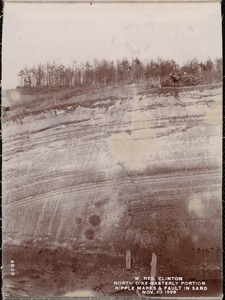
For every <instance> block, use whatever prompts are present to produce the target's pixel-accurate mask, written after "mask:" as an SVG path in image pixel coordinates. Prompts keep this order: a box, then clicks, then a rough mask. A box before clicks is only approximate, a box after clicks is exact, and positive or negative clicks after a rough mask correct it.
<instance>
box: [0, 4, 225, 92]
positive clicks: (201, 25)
mask: <svg viewBox="0 0 225 300" xmlns="http://www.w3.org/2000/svg"><path fill="white" fill-rule="evenodd" d="M2 51H3V54H2V60H3V66H2V74H3V75H2V77H3V78H2V87H3V89H8V88H14V87H16V86H17V85H18V84H19V81H18V76H17V75H18V73H19V71H20V70H21V69H23V68H24V67H25V66H27V67H33V66H36V65H38V64H39V63H46V62H47V61H50V62H52V61H56V62H60V63H63V64H65V65H71V64H72V62H73V61H74V60H75V61H77V62H78V63H80V62H85V61H90V62H91V61H93V60H94V59H95V58H97V59H113V60H117V59H123V58H124V57H127V58H129V59H132V58H135V57H138V58H140V59H141V60H147V59H157V58H158V57H161V58H166V59H167V58H168V59H174V60H175V61H176V62H177V63H179V64H183V63H185V62H187V61H188V60H190V59H192V58H197V59H199V60H203V61H204V60H206V59H208V58H209V57H210V58H212V59H215V58H217V57H222V29H221V12H220V3H172V4H171V3H170V4H166V3H139V4H138V3H135V4H134V3H126V4H125V3H123V4H121V3H120V4H119V3H108V4H106V3H96V4H92V5H90V4H89V3H86V4H84V3H83V4H81V3H77V4H76V3H75V4H74V3H57V4H56V3H54V4H53V3H5V8H4V18H3V47H2Z"/></svg>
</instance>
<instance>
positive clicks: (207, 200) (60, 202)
mask: <svg viewBox="0 0 225 300" xmlns="http://www.w3.org/2000/svg"><path fill="white" fill-rule="evenodd" d="M221 102H222V95H221V89H219V88H217V89H204V90H203V91H199V90H193V91H187V92H183V93H181V95H180V100H179V101H178V100H177V99H175V98H174V96H173V95H156V94H151V93H149V94H143V90H142V87H141V86H137V85H129V86H123V87H115V88H105V89H103V90H102V91H96V92H92V93H87V94H85V95H81V96H78V97H74V98H72V99H69V100H66V101H64V102H60V103H55V104H54V106H53V105H52V103H47V104H46V103H45V104H44V105H42V106H41V107H38V106H35V107H34V108H33V109H32V108H30V107H29V108H21V107H17V108H14V109H12V110H11V111H9V112H7V115H6V116H5V118H4V122H3V177H4V181H3V192H4V198H3V212H4V220H3V230H4V240H5V245H6V246H5V247H7V254H6V256H5V264H6V270H7V260H8V259H12V258H11V256H13V257H16V258H15V259H16V260H17V272H18V276H19V277H18V278H20V279H21V276H23V277H24V279H23V281H24V282H25V283H24V285H25V286H26V284H27V280H28V278H29V281H31V282H33V285H34V286H36V289H34V290H33V292H32V291H31V290H32V288H31V287H30V288H29V287H28V288H25V289H24V291H23V292H21V291H20V293H22V295H23V293H24V294H26V293H28V294H29V293H31V294H32V293H33V295H43V294H44V295H46V294H48V295H51V294H52V293H55V294H60V293H64V292H68V291H70V290H71V291H72V290H74V289H77V288H79V289H80V288H83V287H85V288H87V287H88V289H90V290H96V291H99V292H102V293H106V294H107V293H110V292H112V291H113V284H112V283H113V280H118V277H120V276H122V275H124V276H125V277H126V276H131V277H132V276H133V274H134V273H135V272H136V273H141V274H143V276H146V272H148V270H149V264H150V260H151V254H152V252H153V251H154V252H155V253H156V254H157V256H158V274H160V275H163V276H165V274H166V275H171V276H177V275H179V276H186V277H188V278H189V277H192V278H193V277H194V278H200V279H218V278H220V266H221V260H220V249H221V242H220V237H221V147H222V146H221V134H222V133H221V131H222V129H221V120H222V116H221V110H222V109H221V107H222V104H221ZM21 249H23V253H24V254H21V253H22V252H21ZM43 249H45V250H43ZM126 249H131V251H132V258H133V267H132V271H130V273H129V272H128V273H127V271H126V270H125V267H124V264H125V259H124V254H125V250H126ZM39 251H41V252H40V253H39ZM44 251H46V252H45V254H43V253H44ZM51 251H53V252H51ZM54 251H56V252H54ZM38 253H39V254H38ZM51 253H53V254H51ZM87 253H88V254H87ZM88 255H89V256H90V258H88V257H89V256H88ZM24 256H25V257H26V259H25V257H24ZM34 258H35V259H34ZM80 260H82V262H83V263H82V262H81V261H80ZM25 261H26V263H25ZM71 261H73V263H72V264H71V263H70V262H71ZM32 264H33V265H32ZM46 264H47V266H48V268H46ZM60 266H63V270H61V269H60ZM30 269H34V270H35V271H34V273H35V272H36V273H37V272H40V274H41V275H40V274H38V275H37V276H36V279H35V278H33V279H32V278H31V277H30V271H29V270H30ZM27 270H28V271H27ZM38 270H39V271H38ZM49 272H50V273H51V272H52V273H51V274H52V275H49V274H50V273H49ZM57 272H59V273H57ZM6 273H7V274H8V272H6ZM36 273H35V274H36ZM93 273H94V274H95V278H92V279H90V276H89V275H90V274H93ZM21 274H22V275H21ZM56 274H58V276H59V281H58V279H57V280H56V278H55V277H57V275H56ZM62 274H64V275H62ZM65 274H66V275H65ZM147 275H148V274H147ZM26 276H27V277H26ZM52 276H53V277H52ZM63 276H64V277H66V278H67V280H66V281H67V284H65V285H64V286H63V287H60V284H61V283H62V280H63V279H62V278H63ZM68 277H71V278H73V280H72V279H71V281H70V280H69V279H68ZM15 278H16V277H14V279H13V278H12V277H11V278H10V281H13V282H14V284H15ZM18 278H17V279H16V280H17V281H18V280H19V279H18ZM43 278H48V281H47V282H48V287H49V286H52V284H53V278H54V280H56V281H54V284H55V285H54V287H51V288H48V287H46V289H45V288H44V286H43ZM75 278H76V280H77V281H76V280H75ZM88 278H89V279H88ZM8 280H9V279H8ZM45 280H46V279H45ZM64 280H65V278H64ZM79 280H80V283H79ZM85 280H86V281H85ZM17 283H18V282H17ZM97 283H99V284H97ZM11 284H12V283H11ZM40 286H41V288H40ZM65 286H66V287H65ZM96 286H97V287H96ZM6 290H7V287H6ZM8 290H11V291H12V289H11V288H10V285H9V286H8ZM53 290H54V292H53ZM28 291H29V292H28ZM14 292H15V289H14ZM31 294H30V295H31Z"/></svg>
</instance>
